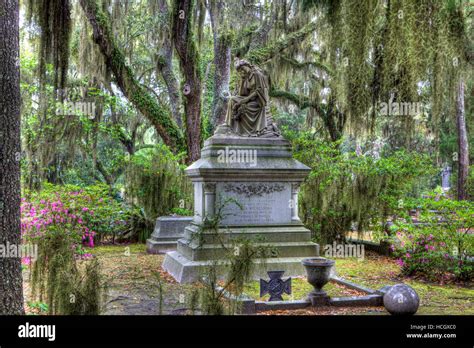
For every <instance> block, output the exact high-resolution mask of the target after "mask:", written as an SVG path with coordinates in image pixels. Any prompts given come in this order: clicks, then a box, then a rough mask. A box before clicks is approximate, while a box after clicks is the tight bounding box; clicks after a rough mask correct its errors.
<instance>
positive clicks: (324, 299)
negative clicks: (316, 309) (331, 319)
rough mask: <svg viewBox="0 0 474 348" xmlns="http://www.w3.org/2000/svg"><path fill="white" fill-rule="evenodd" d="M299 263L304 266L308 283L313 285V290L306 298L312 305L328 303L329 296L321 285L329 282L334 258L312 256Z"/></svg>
mask: <svg viewBox="0 0 474 348" xmlns="http://www.w3.org/2000/svg"><path fill="white" fill-rule="evenodd" d="M301 263H302V264H303V266H304V267H305V268H306V274H307V279H308V283H310V284H311V285H312V286H313V287H314V290H313V291H311V292H310V293H309V294H308V298H307V300H308V301H310V302H311V304H312V305H313V306H318V305H319V306H321V305H327V304H329V296H328V295H327V294H326V291H324V290H323V287H324V285H326V284H327V282H329V279H330V275H331V268H332V267H333V266H334V260H329V259H326V258H324V257H313V258H309V259H304V260H303V261H301Z"/></svg>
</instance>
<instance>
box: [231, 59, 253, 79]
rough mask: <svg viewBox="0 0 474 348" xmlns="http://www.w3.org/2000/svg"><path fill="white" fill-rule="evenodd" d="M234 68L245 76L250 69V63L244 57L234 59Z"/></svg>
mask: <svg viewBox="0 0 474 348" xmlns="http://www.w3.org/2000/svg"><path fill="white" fill-rule="evenodd" d="M234 66H235V69H236V70H237V72H238V73H239V74H240V75H241V76H246V75H248V74H249V73H250V71H251V70H252V64H250V63H249V62H248V61H246V60H245V59H236V60H235V63H234Z"/></svg>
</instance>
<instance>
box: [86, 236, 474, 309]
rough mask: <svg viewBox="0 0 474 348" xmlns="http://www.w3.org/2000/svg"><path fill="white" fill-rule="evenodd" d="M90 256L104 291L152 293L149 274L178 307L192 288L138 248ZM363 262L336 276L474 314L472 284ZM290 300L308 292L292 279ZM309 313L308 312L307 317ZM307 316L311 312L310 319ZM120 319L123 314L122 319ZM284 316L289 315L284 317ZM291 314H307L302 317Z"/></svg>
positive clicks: (253, 287)
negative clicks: (400, 287)
mask: <svg viewBox="0 0 474 348" xmlns="http://www.w3.org/2000/svg"><path fill="white" fill-rule="evenodd" d="M88 252H91V253H92V254H94V255H96V256H97V257H98V258H99V260H100V261H101V262H102V265H103V270H104V274H105V276H106V278H107V279H108V281H109V283H110V284H109V286H111V287H112V288H114V289H115V290H116V291H124V292H125V291H129V290H132V289H146V290H147V291H153V289H155V288H156V282H157V280H156V277H155V276H154V275H153V274H154V272H159V274H160V276H161V279H162V280H163V281H164V282H163V283H164V289H165V291H166V292H167V293H168V294H169V295H170V296H172V297H173V298H175V299H176V301H178V297H179V294H183V293H185V294H188V293H189V292H190V291H191V290H192V289H193V287H194V286H195V285H192V284H186V285H183V284H178V283H176V282H175V281H174V279H173V278H172V277H171V276H170V275H169V274H167V273H166V272H164V271H163V270H162V269H161V263H162V262H163V259H164V255H148V254H147V253H146V249H145V245H144V244H129V245H106V246H98V247H95V248H93V249H90V250H88ZM365 256H366V257H365V259H364V260H357V259H336V271H337V274H338V276H340V277H343V278H345V279H347V280H349V281H352V282H355V283H358V284H361V285H364V286H366V287H369V288H372V289H379V288H381V287H383V286H384V285H392V284H396V283H401V282H403V283H406V284H409V285H410V286H412V287H413V288H414V289H415V290H416V291H417V292H418V294H419V295H420V298H421V305H420V309H419V311H418V314H434V315H442V314H454V315H461V314H462V315H473V314H474V305H473V299H474V289H473V287H472V284H467V285H466V286H461V285H456V284H446V285H440V284H435V283H429V282H425V281H422V280H418V279H412V278H407V277H402V276H401V275H400V267H399V266H398V265H397V264H396V263H395V260H393V259H391V258H388V257H385V256H379V255H376V254H373V253H366V255H365ZM325 290H326V291H327V292H328V294H329V295H330V296H357V295H361V293H359V292H357V291H354V290H350V289H347V288H345V287H342V286H340V285H339V284H335V283H329V284H327V285H326V286H325ZM292 291H293V294H292V295H284V296H283V297H284V299H290V300H291V299H294V300H297V299H303V298H305V296H306V294H307V293H308V292H309V291H311V286H310V285H309V284H308V283H307V282H306V280H305V279H304V277H298V278H294V279H293V281H292ZM245 293H246V294H247V295H249V296H251V297H253V298H255V299H258V300H267V299H268V295H267V296H264V297H263V298H262V299H261V298H260V294H259V282H258V281H253V282H251V283H249V284H247V285H246V286H245ZM310 312H311V311H310ZM314 312H317V311H313V312H311V313H312V314H314ZM319 312H320V314H340V313H339V312H334V311H327V313H326V312H324V311H319ZM373 312H377V310H375V311H374V310H371V309H370V308H369V309H367V308H365V309H364V308H361V309H358V310H357V311H355V312H354V310H352V311H351V312H350V313H351V314H366V313H373ZM125 314H126V313H125ZM284 314H290V313H284ZM291 314H308V311H303V312H295V313H291Z"/></svg>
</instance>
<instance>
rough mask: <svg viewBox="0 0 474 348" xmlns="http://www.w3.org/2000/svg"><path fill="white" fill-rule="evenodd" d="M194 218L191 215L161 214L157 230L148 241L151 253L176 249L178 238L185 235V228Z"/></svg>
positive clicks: (148, 249) (147, 244) (147, 248)
mask: <svg viewBox="0 0 474 348" xmlns="http://www.w3.org/2000/svg"><path fill="white" fill-rule="evenodd" d="M192 220H193V218H192V217H190V216H160V217H159V218H158V219H156V225H155V230H154V231H153V233H152V235H151V236H150V238H149V239H147V241H146V250H147V252H148V253H149V254H164V253H166V252H168V251H172V250H176V246H177V242H178V239H180V238H182V237H183V235H184V228H185V227H186V226H188V225H189V224H190V223H191V221H192Z"/></svg>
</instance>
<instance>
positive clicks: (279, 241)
mask: <svg viewBox="0 0 474 348" xmlns="http://www.w3.org/2000/svg"><path fill="white" fill-rule="evenodd" d="M201 155H202V157H201V159H200V160H198V161H196V162H195V163H193V164H192V165H191V166H189V167H188V168H187V169H186V173H187V174H188V176H189V177H190V178H191V180H192V182H193V185H194V218H193V221H192V222H191V224H190V225H188V226H187V227H186V228H185V230H184V237H183V238H181V239H179V240H178V244H177V250H176V251H173V252H169V253H168V254H167V255H166V258H165V260H164V262H163V268H164V269H165V270H166V271H167V272H169V273H170V274H171V275H172V276H173V277H174V278H175V279H176V280H177V281H178V282H180V283H182V282H193V281H196V280H198V279H199V278H200V276H202V275H203V272H204V271H205V268H206V266H208V265H210V264H211V263H213V261H215V260H223V259H224V254H225V249H224V247H227V246H229V247H231V246H232V245H233V244H232V242H233V241H236V240H239V239H243V238H245V239H252V240H254V241H255V244H257V245H258V244H261V245H269V246H271V247H272V251H273V254H272V256H271V257H269V258H266V259H265V260H259V259H257V260H255V267H254V274H253V276H254V277H255V278H258V277H266V274H267V271H274V270H282V271H285V276H297V275H304V274H305V270H304V267H303V266H302V264H301V260H302V259H303V258H308V257H314V256H318V254H319V247H318V245H317V244H315V243H313V242H311V232H310V231H309V230H308V229H306V228H305V227H304V226H303V223H302V222H301V221H300V219H299V217H298V190H299V186H300V184H301V182H302V181H303V180H304V178H305V177H306V176H307V175H308V173H309V171H310V168H308V167H307V166H305V165H303V164H302V163H300V162H298V161H297V160H295V159H293V158H292V153H291V145H290V143H289V142H288V141H287V140H285V139H283V138H281V137H278V138H261V137H240V136H235V135H230V134H228V133H226V132H222V133H220V134H219V132H216V135H214V136H213V137H211V138H209V139H208V140H207V141H206V142H205V144H204V148H203V150H202V154H201ZM226 202H227V203H226ZM219 207H223V209H222V212H221V213H222V214H221V219H220V223H219V227H218V231H217V232H218V233H217V234H216V230H215V229H212V230H208V229H206V228H205V227H204V226H205V224H204V219H205V218H207V219H212V218H213V217H215V214H216V212H217V209H218V208H219ZM198 233H199V236H200V238H199V240H198V239H197V238H195V237H196V235H197V234H198ZM219 264H220V266H219V267H221V268H222V272H225V262H220V263H219Z"/></svg>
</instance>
